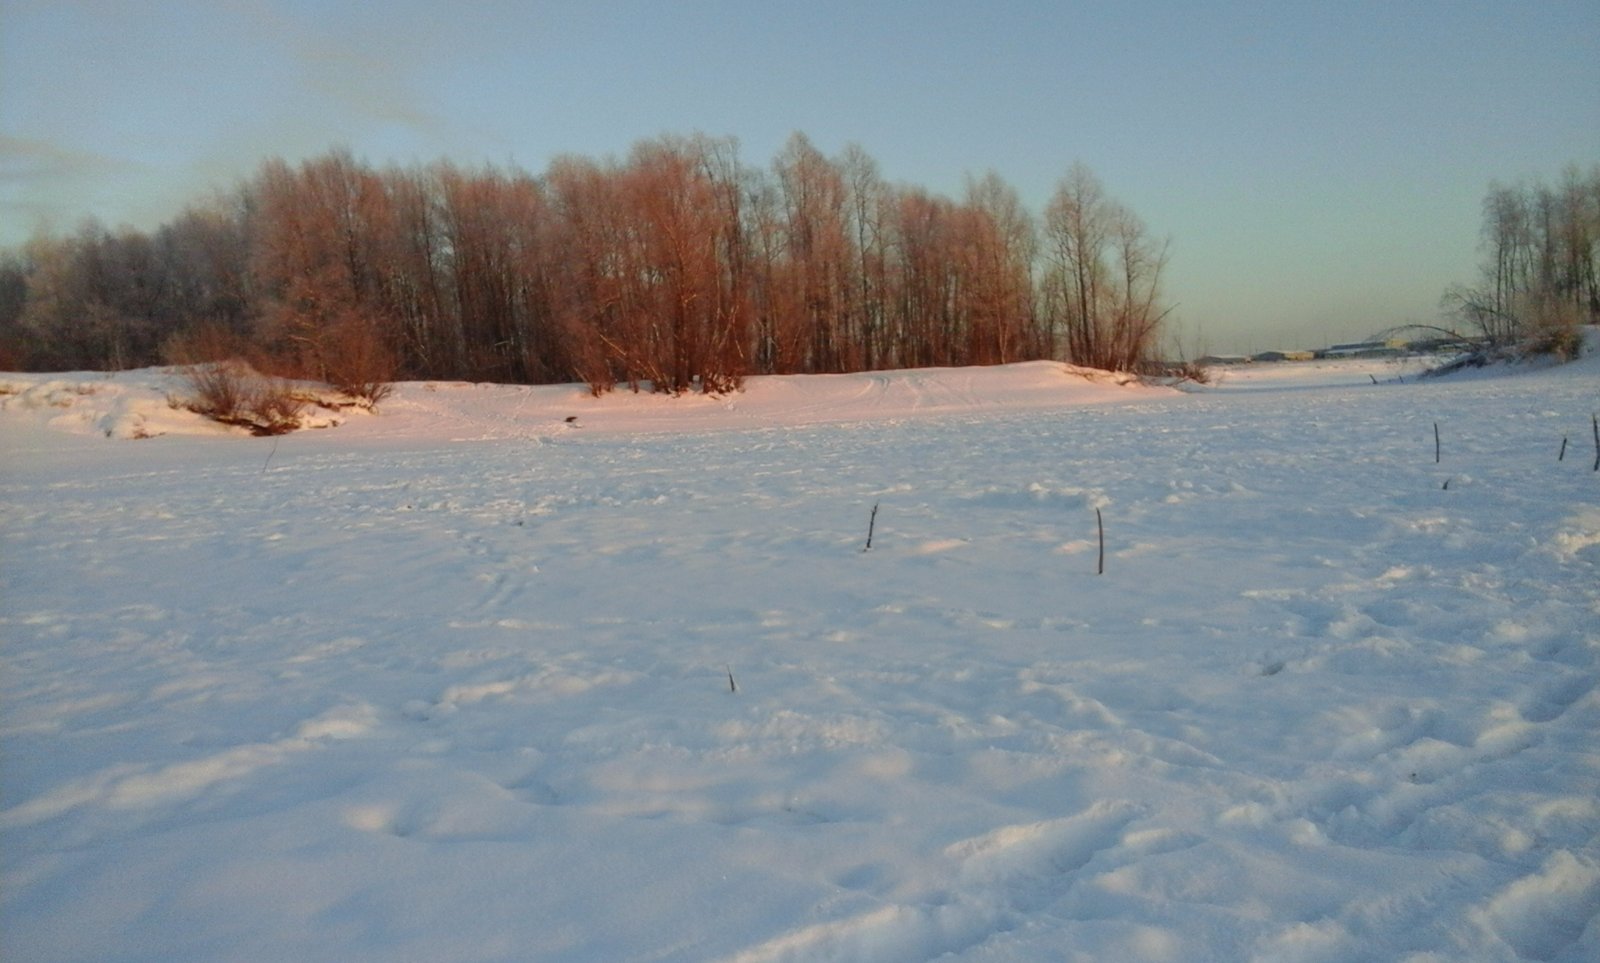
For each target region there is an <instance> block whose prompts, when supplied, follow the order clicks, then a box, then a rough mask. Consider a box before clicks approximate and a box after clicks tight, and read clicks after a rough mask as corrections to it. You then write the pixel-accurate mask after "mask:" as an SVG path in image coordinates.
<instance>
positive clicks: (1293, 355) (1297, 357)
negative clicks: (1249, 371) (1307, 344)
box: [1251, 351, 1317, 361]
mask: <svg viewBox="0 0 1600 963" xmlns="http://www.w3.org/2000/svg"><path fill="white" fill-rule="evenodd" d="M1316 356H1317V353H1316V352H1315V351H1263V352H1261V353H1260V354H1257V355H1252V356H1251V360H1252V361H1310V360H1311V359H1313V358H1315V357H1316Z"/></svg>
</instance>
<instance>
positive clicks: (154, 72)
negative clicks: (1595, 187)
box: [0, 0, 1600, 351]
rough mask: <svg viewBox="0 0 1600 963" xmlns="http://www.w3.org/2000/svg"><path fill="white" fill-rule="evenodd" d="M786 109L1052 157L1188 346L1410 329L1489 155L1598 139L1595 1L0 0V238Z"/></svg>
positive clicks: (922, 142)
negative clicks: (236, 189) (263, 180)
mask: <svg viewBox="0 0 1600 963" xmlns="http://www.w3.org/2000/svg"><path fill="white" fill-rule="evenodd" d="M795 130H800V131H804V132H805V133H806V134H807V135H809V136H810V137H811V139H812V141H813V142H814V143H815V144H816V145H817V146H818V147H819V148H820V149H821V150H823V151H824V152H826V153H829V154H836V153H837V152H838V151H839V150H841V149H842V148H843V147H844V146H845V145H846V144H848V143H850V142H856V143H859V144H860V145H861V146H862V147H864V148H865V149H866V151H867V152H868V153H869V154H871V155H872V156H873V157H874V158H876V159H877V161H878V162H879V165H880V167H881V169H882V171H883V174H884V175H885V177H887V178H888V179H890V180H892V181H903V182H908V183H913V184H918V185H921V186H924V187H927V188H929V189H931V190H934V191H938V192H940V193H944V194H948V195H951V196H959V194H960V193H961V190H962V181H963V177H964V175H965V174H967V173H969V172H971V173H982V172H983V171H985V170H988V169H993V170H995V171H997V172H998V173H999V174H1000V175H1001V176H1002V177H1003V178H1005V179H1006V180H1007V181H1008V182H1010V183H1011V184H1012V185H1013V186H1014V187H1016V188H1017V190H1018V191H1019V192H1020V193H1021V195H1022V197H1023V199H1024V201H1025V202H1027V204H1028V205H1029V207H1030V208H1032V209H1033V210H1034V211H1035V212H1036V213H1037V212H1040V211H1042V210H1043V207H1044V204H1045V201H1046V199H1047V198H1048V196H1049V194H1050V192H1051V190H1052V189H1053V187H1054V185H1055V183H1056V181H1057V180H1058V179H1059V178H1060V177H1061V176H1062V175H1063V174H1065V173H1066V171H1067V169H1068V167H1069V166H1070V165H1071V164H1072V163H1073V162H1074V161H1079V160H1081V161H1083V162H1084V163H1086V164H1088V165H1089V167H1090V168H1092V169H1093V170H1094V171H1095V172H1096V173H1097V174H1098V175H1099V176H1100V178H1101V180H1102V181H1103V182H1104V183H1105V186H1106V188H1107V190H1108V191H1109V192H1110V193H1111V194H1112V195H1113V196H1115V197H1116V198H1118V199H1119V200H1121V201H1123V202H1124V203H1126V204H1127V205H1128V206H1130V207H1132V208H1133V209H1134V210H1135V211H1136V212H1137V213H1138V214H1139V215H1140V216H1141V217H1142V218H1143V219H1144V220H1145V221H1146V223H1147V224H1148V225H1149V227H1150V228H1151V230H1152V231H1153V232H1155V233H1157V234H1160V235H1168V236H1170V237H1171V239H1172V248H1171V256H1172V260H1171V264H1170V267H1169V270H1168V274H1167V285H1166V290H1167V294H1168V297H1169V300H1171V301H1174V302H1176V303H1177V305H1178V308H1177V317H1178V318H1179V319H1180V320H1181V330H1182V331H1183V334H1184V339H1185V342H1186V346H1187V347H1190V348H1191V349H1195V348H1207V349H1210V350H1213V351H1240V350H1256V349H1264V348H1268V347H1274V346H1302V345H1315V344H1321V343H1326V342H1328V341H1337V340H1346V339H1349V338H1353V337H1358V336H1361V335H1363V334H1367V333H1369V332H1372V331H1375V330H1378V329H1380V328H1383V327H1386V326H1388V325H1392V324H1398V323H1402V322H1405V321H1408V320H1415V321H1431V320H1434V319H1435V317H1436V311H1437V301H1438V298H1439V295H1440V293H1441V291H1442V290H1443V288H1444V287H1445V285H1447V284H1448V283H1450V282H1452V281H1466V280H1470V279H1471V278H1472V276H1473V273H1474V271H1475V265H1476V263H1477V258H1478V254H1477V248H1476V245H1477V232H1478V226H1479V216H1478V215H1479V206H1480V203H1481V201H1482V198H1483V195H1484V192H1485V190H1486V188H1487V186H1488V183H1489V181H1490V180H1491V179H1499V180H1502V181H1516V180H1519V179H1523V178H1544V179H1547V180H1550V179H1554V178H1556V177H1557V176H1559V174H1560V172H1561V169H1562V168H1563V167H1564V166H1565V165H1567V164H1569V163H1578V164H1580V165H1582V166H1584V167H1588V166H1590V165H1593V164H1596V163H1600V2H1597V0H1533V2H1528V0H1520V2H1519V0H1500V2H1494V3H1479V2H1407V0H1389V2H1347V3H1340V2H1336V0H1325V2H1316V3H1302V2H1295V0H1288V2H1222V0H1217V2H1209V3H1207V2H1195V3H1179V2H1157V0H1133V2H1114V0H1112V2H1104V3H1078V2H1055V3H1047V2H1004V0H993V2H987V3H983V2H964V3H958V2H946V0H930V2H923V3H910V2H905V3H871V2H867V0H854V2H838V0H813V2H804V3H782V4H778V3H762V2H755V0H746V2H743V3H739V2H722V0H708V2H678V3H671V2H652V3H644V2H633V3H625V2H612V0H578V2H510V0H487V2H478V3H473V2H469V0H455V2H436V0H390V2H382V3H377V2H370V0H298V2H293V0H204V2H202V0H191V2H181V0H142V2H141V0H128V2H114V0H101V2H84V0H76V2H75V0H0V245H7V246H11V245H16V244H18V243H20V242H22V241H23V240H24V239H25V238H26V237H27V236H28V235H29V234H30V233H32V232H33V231H34V230H36V229H38V228H40V227H47V228H51V229H55V230H58V231H64V230H71V229H73V228H75V227H76V226H77V224H78V223H79V222H81V220H82V219H83V218H85V217H88V216H94V217H97V218H99V219H100V220H101V221H103V222H105V223H106V224H108V225H109V226H116V225H119V224H124V223H126V224H132V225H134V226H137V227H141V228H148V227H152V226H155V225H156V224H158V223H160V222H161V221H162V220H165V219H166V218H168V217H170V216H171V215H172V214H173V213H174V212H175V211H176V210H177V209H179V208H180V207H181V206H182V205H183V204H184V203H185V202H187V201H189V200H192V199H195V198H198V197H200V196H203V195H204V194H205V193H206V192H207V191H208V190H211V189H213V188H218V187H227V186H230V185H232V184H234V183H236V182H237V181H238V180H239V179H241V178H243V177H246V176H248V175H249V174H250V173H252V172H253V171H254V170H255V169H256V167H257V165H258V164H259V163H260V161H261V160H262V159H263V158H265V157H267V156H279V157H283V158H286V159H289V160H296V159H299V158H302V157H306V156H309V155H312V154H316V153H320V152H322V151H324V150H326V149H328V148H329V147H330V146H334V145H347V146H349V147H350V149H351V150H352V151H353V152H354V153H355V154H356V156H357V157H360V158H363V159H365V160H367V161H370V162H372V163H374V164H378V165H383V164H387V163H389V162H397V163H401V164H410V163H424V162H427V161H431V160H434V159H437V158H440V157H449V158H451V159H454V160H456V161H459V162H464V163H469V164H470V163H476V162H481V161H489V162H494V163H498V164H515V165H517V166H520V167H522V168H524V169H527V170H530V171H535V172H537V171H540V170H542V169H543V168H544V166H545V165H546V164H547V163H548V161H549V160H550V158H551V157H553V156H555V155H556V154H560V153H578V154H585V155H590V156H597V157H598V156H603V155H607V154H618V155H620V154H623V153H625V152H626V151H627V149H628V148H629V146H630V145H632V144H633V143H634V142H635V141H637V140H639V139H641V138H644V137H649V136H654V135H656V134H660V133H664V132H667V133H680V134H687V133H692V132H695V131H703V132H705V133H707V134H712V135H719V136H720V135H733V136H735V137H737V138H738V139H739V141H740V144H741V156H742V157H743V159H744V160H745V161H746V162H747V163H753V164H762V165H765V164H767V163H768V162H769V161H770V160H771V159H772V157H773V156H774V155H775V154H776V153H777V151H778V149H779V148H780V147H781V146H782V144H783V142H784V140H785V139H786V138H787V137H788V136H789V134H790V133H791V132H793V131H795Z"/></svg>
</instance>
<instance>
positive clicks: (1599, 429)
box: [1589, 414, 1600, 471]
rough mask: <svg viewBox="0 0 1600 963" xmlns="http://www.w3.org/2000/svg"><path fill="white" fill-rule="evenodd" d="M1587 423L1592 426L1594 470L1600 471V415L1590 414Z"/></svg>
mask: <svg viewBox="0 0 1600 963" xmlns="http://www.w3.org/2000/svg"><path fill="white" fill-rule="evenodd" d="M1589 424H1591V425H1593V426H1594V470H1595V471H1600V415H1593V414H1591V415H1590V416H1589Z"/></svg>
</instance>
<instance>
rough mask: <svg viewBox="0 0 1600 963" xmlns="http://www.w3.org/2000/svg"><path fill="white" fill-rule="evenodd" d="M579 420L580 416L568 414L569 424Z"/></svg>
mask: <svg viewBox="0 0 1600 963" xmlns="http://www.w3.org/2000/svg"><path fill="white" fill-rule="evenodd" d="M577 420H578V416H577V415H568V416H567V424H569V425H570V424H573V423H574V422H576V421H577Z"/></svg>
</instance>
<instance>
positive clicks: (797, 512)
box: [0, 355, 1600, 963]
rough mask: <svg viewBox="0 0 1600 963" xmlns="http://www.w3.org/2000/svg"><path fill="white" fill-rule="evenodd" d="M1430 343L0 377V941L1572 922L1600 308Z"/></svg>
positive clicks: (1424, 930)
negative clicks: (1086, 362)
mask: <svg viewBox="0 0 1600 963" xmlns="http://www.w3.org/2000/svg"><path fill="white" fill-rule="evenodd" d="M1414 371H1415V368H1414V366H1413V367H1403V366H1400V365H1397V363H1395V362H1391V361H1340V362H1330V363H1325V364H1310V363H1306V364H1283V365H1272V366H1264V365H1262V366H1252V367H1250V368H1249V369H1247V370H1239V371H1230V372H1229V373H1228V375H1227V377H1225V378H1224V379H1223V380H1222V381H1221V382H1220V383H1219V384H1216V385H1214V386H1209V387H1199V386H1189V387H1188V388H1186V389H1185V390H1182V391H1179V390H1174V389H1170V388H1152V387H1144V386H1140V385H1138V384H1133V383H1124V382H1122V381H1119V379H1114V378H1111V377H1110V376H1094V377H1092V378H1091V377H1087V376H1086V375H1085V373H1083V372H1080V371H1077V370H1075V369H1070V368H1067V367H1066V366H1062V365H1054V364H1046V363H1033V364H1024V365H1011V366H1005V367H1001V368H990V369H948V370H929V371H917V372H901V373H893V374H871V375H839V376H825V377H809V378H758V379H752V381H751V382H750V384H749V385H748V386H747V390H746V391H744V392H742V393H740V394H737V395H734V396H732V397H728V398H704V397H699V396H685V397H681V398H663V397H659V396H651V395H642V394H641V395H634V394H631V393H627V392H622V393H619V394H614V395H609V396H606V397H603V398H599V399H596V398H592V397H590V396H589V395H588V394H587V393H586V392H584V391H583V390H582V389H581V388H576V387H570V386H567V387H539V388H527V387H513V386H494V385H470V384H451V383H412V384H405V385H401V386H399V388H398V390H397V391H396V393H395V395H394V396H393V397H391V398H390V399H388V400H387V401H385V402H384V403H383V405H382V406H381V407H380V410H379V412H378V413H377V414H369V413H365V412H360V411H352V412H350V413H348V414H347V415H346V416H344V417H343V418H342V421H343V423H342V424H339V425H337V426H334V427H329V428H326V429H323V430H311V431H302V432H298V433H295V434H292V435H287V436H282V437H279V438H276V439H274V438H251V437H247V436H244V435H242V434H240V433H238V432H237V431H232V430H228V429H222V428H219V427H217V426H214V425H210V424H209V423H206V422H204V421H202V420H200V419H199V418H198V417H197V416H194V415H192V414H190V413H188V412H184V411H181V410H178V409H174V408H173V407H171V406H170V405H169V404H168V403H167V397H168V395H169V394H172V393H174V392H177V391H180V390H181V385H180V379H179V378H178V376H177V375H176V373H174V372H172V371H168V370H146V371H137V372H128V373H122V374H117V375H113V376H106V375H103V374H88V373H80V374H52V375H0V447H3V451H4V456H5V457H4V462H3V466H4V467H3V468H0V539H3V541H0V958H3V959H7V960H30V961H32V960H163V961H170V960H263V959H275V960H277V959H293V960H306V961H316V960H327V961H360V960H373V961H377V960H562V961H576V960H585V961H588V960H596V961H600V960H604V961H616V960H726V961H752V963H753V961H821V960H875V961H876V960H882V961H910V960H928V959H935V958H938V959H948V960H964V961H988V960H1085V961H1087V960H1119V961H1139V960H1152V961H1155V960H1183V961H1211V960H1215V961H1223V960H1226V961H1237V960H1261V961H1267V960H1273V961H1277V960H1303V961H1317V960H1341V961H1344V960H1408V961H1411V963H1431V961H1444V960H1449V961H1477V960H1482V961H1515V960H1547V961H1566V963H1577V961H1590V960H1594V959H1597V958H1600V743H1597V742H1596V740H1595V733H1596V731H1597V727H1600V577H1597V575H1600V572H1597V569H1600V474H1597V473H1595V472H1593V471H1591V470H1590V469H1591V466H1592V461H1593V457H1594V453H1593V451H1592V448H1591V447H1590V446H1591V444H1592V443H1591V441H1590V431H1591V428H1590V416H1591V413H1593V412H1594V411H1596V410H1597V409H1600V357H1597V356H1594V355H1591V356H1590V357H1589V358H1586V359H1584V360H1582V361H1579V362H1575V363H1573V364H1570V365H1565V366H1561V367H1551V368H1542V369H1533V368H1529V369H1526V370H1522V369H1519V370H1515V371H1507V370H1503V371H1500V372H1499V373H1498V374H1496V373H1493V372H1491V373H1482V372H1477V373H1474V374H1472V375H1471V376H1469V377H1462V378H1446V379H1437V380H1435V379H1425V380H1418V379H1416V378H1414V377H1412V376H1411V375H1412V374H1413V373H1414ZM1375 381H1376V383H1374V382H1375ZM569 419H571V420H569ZM1435 422H1437V423H1438V424H1439V427H1440V434H1441V442H1442V447H1441V454H1442V461H1441V462H1440V463H1438V464H1436V463H1435V461H1434V437H1433V424H1434V423H1435ZM141 436H143V437H141ZM1564 436H1565V437H1567V438H1569V442H1570V443H1569V448H1568V450H1567V452H1566V457H1565V458H1564V459H1563V460H1560V461H1558V460H1557V452H1558V448H1559V447H1560V444H1561V439H1562V438H1563V437H1564ZM134 438H139V439H140V440H131V439H134ZM125 439H128V440H125ZM1447 482H1448V487H1445V486H1446V483H1447ZM874 505H878V506H879V511H878V514H877V518H876V522H875V532H874V539H873V545H872V548H871V550H870V551H863V546H864V544H865V538H866V532H867V525H868V518H869V514H870V512H871V511H872V508H873V506H874ZM1097 508H1098V509H1100V511H1101V514H1102V516H1103V518H1104V520H1105V545H1106V566H1105V574H1104V575H1096V574H1095V569H1096V562H1097V555H1098V550H1099V542H1098V532H1097V530H1096V527H1095V509H1097ZM730 681H731V682H732V683H733V684H734V685H736V687H737V690H736V691H731V687H730Z"/></svg>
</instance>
